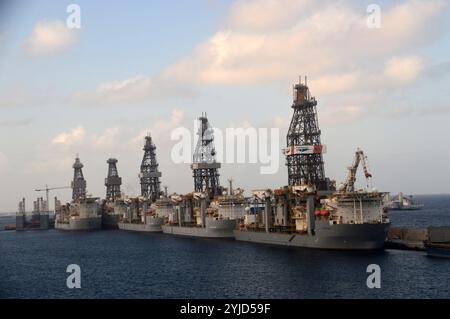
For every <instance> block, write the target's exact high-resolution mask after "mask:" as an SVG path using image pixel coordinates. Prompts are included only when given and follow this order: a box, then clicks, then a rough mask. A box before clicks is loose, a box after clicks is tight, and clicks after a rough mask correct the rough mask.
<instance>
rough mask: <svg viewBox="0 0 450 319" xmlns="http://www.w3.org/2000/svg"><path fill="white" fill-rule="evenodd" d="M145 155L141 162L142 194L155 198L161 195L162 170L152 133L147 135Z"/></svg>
mask: <svg viewBox="0 0 450 319" xmlns="http://www.w3.org/2000/svg"><path fill="white" fill-rule="evenodd" d="M143 150H144V157H143V158H142V163H141V172H140V174H139V178H140V180H141V195H142V196H143V197H145V198H147V197H150V198H151V199H152V201H153V200H156V199H158V198H159V197H160V196H161V191H160V184H161V182H160V180H159V179H160V177H161V172H159V171H158V166H159V165H158V162H157V161H156V146H155V144H153V142H152V138H151V136H150V135H147V136H146V137H145V145H144V148H143Z"/></svg>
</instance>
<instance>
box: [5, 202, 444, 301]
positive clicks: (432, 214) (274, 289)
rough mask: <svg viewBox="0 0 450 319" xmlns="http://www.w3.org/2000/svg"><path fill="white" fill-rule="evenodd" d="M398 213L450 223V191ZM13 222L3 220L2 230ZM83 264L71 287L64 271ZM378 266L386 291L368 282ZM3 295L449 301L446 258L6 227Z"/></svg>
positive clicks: (418, 221) (394, 217)
mask: <svg viewBox="0 0 450 319" xmlns="http://www.w3.org/2000/svg"><path fill="white" fill-rule="evenodd" d="M415 199H416V200H417V201H420V202H422V203H424V204H425V208H424V209H423V210H421V211H415V212H392V213H390V219H391V221H392V225H393V226H408V227H417V228H421V227H427V226H431V225H450V195H435V196H416V197H415ZM9 223H14V218H0V228H1V229H3V225H4V224H9ZM70 264H77V265H79V266H80V268H81V289H68V288H67V286H66V279H67V276H69V274H68V273H67V272H66V268H67V266H68V265H70ZM370 264H378V265H379V266H380V268H381V288H380V289H369V288H368V287H367V285H366V280H367V276H368V275H369V274H368V273H367V272H366V271H367V266H368V265H370ZM0 298H188V299H193V298H277V299H279V298H450V260H446V259H436V258H430V257H427V256H426V255H425V253H424V252H415V251H398V250H385V251H378V252H337V251H323V250H312V249H302V248H289V247H279V246H267V245H259V244H251V243H242V242H236V241H234V240H214V239H196V238H183V237H173V236H169V235H164V234H138V233H132V232H122V231H107V230H105V231H97V232H72V233H71V232H63V231H58V230H49V231H28V232H15V231H0Z"/></svg>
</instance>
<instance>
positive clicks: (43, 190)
mask: <svg viewBox="0 0 450 319" xmlns="http://www.w3.org/2000/svg"><path fill="white" fill-rule="evenodd" d="M66 188H72V187H71V186H61V187H51V188H49V187H48V185H45V188H41V189H40V188H37V189H35V191H36V192H45V197H46V201H47V210H49V211H50V202H49V201H48V200H49V198H48V194H49V192H50V191H51V190H55V189H66Z"/></svg>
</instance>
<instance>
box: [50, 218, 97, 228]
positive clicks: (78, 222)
mask: <svg viewBox="0 0 450 319" xmlns="http://www.w3.org/2000/svg"><path fill="white" fill-rule="evenodd" d="M55 228H56V229H60V230H98V229H101V228H102V218H101V216H98V217H87V218H71V219H70V220H69V222H68V223H61V222H59V221H56V222H55Z"/></svg>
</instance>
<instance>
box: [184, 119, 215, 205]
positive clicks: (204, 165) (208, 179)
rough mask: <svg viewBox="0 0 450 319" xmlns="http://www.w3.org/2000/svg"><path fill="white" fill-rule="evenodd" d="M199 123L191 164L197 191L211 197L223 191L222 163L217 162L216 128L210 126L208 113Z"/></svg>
mask: <svg viewBox="0 0 450 319" xmlns="http://www.w3.org/2000/svg"><path fill="white" fill-rule="evenodd" d="M198 123H199V128H198V133H197V135H198V141H197V145H196V147H195V152H194V156H193V163H192V166H191V167H192V171H193V177H194V189H195V191H196V192H203V193H207V194H208V195H209V196H210V197H214V196H217V195H220V194H221V193H222V188H221V186H220V182H219V176H220V175H219V168H220V163H218V162H216V151H215V148H214V130H213V128H212V127H211V126H210V124H209V121H208V118H207V117H206V114H202V116H201V117H200V118H199V119H198Z"/></svg>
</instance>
